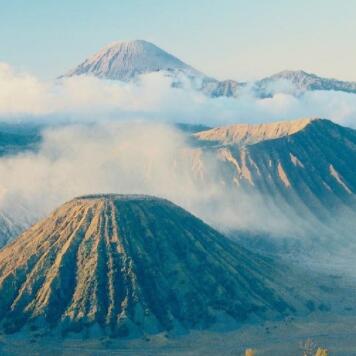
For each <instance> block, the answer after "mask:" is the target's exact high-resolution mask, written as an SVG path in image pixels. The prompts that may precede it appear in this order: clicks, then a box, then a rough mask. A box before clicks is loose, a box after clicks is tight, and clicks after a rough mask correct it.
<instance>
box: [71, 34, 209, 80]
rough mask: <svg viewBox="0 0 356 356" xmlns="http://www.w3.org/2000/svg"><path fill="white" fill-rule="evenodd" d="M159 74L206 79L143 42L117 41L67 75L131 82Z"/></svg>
mask: <svg viewBox="0 0 356 356" xmlns="http://www.w3.org/2000/svg"><path fill="white" fill-rule="evenodd" d="M158 71H167V72H181V73H184V74H186V75H187V76H189V77H190V76H194V77H202V76H204V75H203V74H202V73H200V72H199V71H197V70H196V69H194V68H193V67H191V66H189V65H188V64H186V63H184V62H182V61H181V60H180V59H178V58H177V57H175V56H173V55H171V54H169V53H168V52H166V51H163V50H162V49H160V48H159V47H157V46H155V45H154V44H153V43H150V42H147V41H143V40H136V41H128V42H114V43H112V44H110V45H108V46H106V47H104V48H103V49H101V50H100V51H99V52H97V53H96V54H94V55H93V56H91V57H90V58H88V59H86V60H85V61H84V62H83V63H81V64H79V65H78V66H77V67H76V68H75V69H73V70H72V71H70V72H68V73H67V76H73V75H82V74H92V75H95V76H97V77H99V78H105V79H113V80H122V81H129V80H132V79H134V78H136V77H137V76H138V75H141V74H145V73H152V72H158Z"/></svg>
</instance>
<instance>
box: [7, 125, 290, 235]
mask: <svg viewBox="0 0 356 356" xmlns="http://www.w3.org/2000/svg"><path fill="white" fill-rule="evenodd" d="M219 173H220V172H219V169H218V166H217V161H216V156H214V155H212V156H211V157H210V156H209V154H205V155H204V157H202V156H201V151H200V150H198V149H193V148H192V147H190V146H189V145H188V144H187V142H186V136H185V135H184V134H183V133H182V132H180V131H178V130H177V129H175V128H174V127H172V126H170V125H167V124H160V123H147V122H146V123H145V122H136V121H135V122H130V123H101V124H94V125H70V126H67V127H62V128H56V129H50V130H48V131H46V132H45V134H44V141H43V143H42V144H41V147H40V149H39V151H38V152H37V153H22V154H18V155H16V156H7V157H3V158H2V159H0V177H1V180H0V211H5V212H6V213H7V215H10V217H11V218H12V219H13V220H14V221H17V220H18V219H19V216H18V212H20V214H21V217H22V218H21V219H23V218H24V217H25V216H24V215H25V214H26V212H28V214H30V215H31V216H29V217H28V220H31V219H34V220H37V219H38V218H39V217H43V216H45V215H47V214H48V213H49V212H50V211H51V210H53V209H54V208H56V207H57V206H59V205H61V204H63V203H64V202H65V201H68V200H70V199H72V198H73V197H76V196H80V195H85V194H95V193H123V194H130V193H138V194H150V195H155V196H160V197H165V198H167V199H170V200H172V201H173V202H175V203H177V204H179V205H181V206H183V207H184V208H186V209H188V210H190V211H192V212H193V213H195V214H196V215H198V216H199V217H201V218H203V219H204V220H206V221H207V222H209V223H211V224H214V225H215V226H217V227H219V228H220V229H223V230H224V229H226V230H231V229H244V230H247V229H252V228H253V229H255V230H262V231H265V232H273V233H276V234H285V233H286V232H289V231H291V228H292V225H294V223H293V224H291V221H293V219H289V217H288V216H287V215H283V216H282V214H281V213H280V212H278V211H277V210H275V211H274V210H273V209H271V208H270V207H268V208H267V207H265V206H264V204H263V203H262V199H261V197H259V196H258V195H254V194H252V193H249V194H247V193H245V192H243V191H236V192H235V193H234V192H233V191H231V189H229V188H227V186H226V184H223V183H222V182H221V180H220V179H219ZM294 230H295V228H294Z"/></svg>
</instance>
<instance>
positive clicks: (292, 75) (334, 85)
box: [253, 70, 356, 97]
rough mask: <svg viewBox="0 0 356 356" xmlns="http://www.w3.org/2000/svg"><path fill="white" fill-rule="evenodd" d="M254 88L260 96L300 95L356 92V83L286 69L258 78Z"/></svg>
mask: <svg viewBox="0 0 356 356" xmlns="http://www.w3.org/2000/svg"><path fill="white" fill-rule="evenodd" d="M253 90H254V91H255V93H256V95H257V96H259V97H272V96H273V95H274V94H278V93H285V94H292V95H300V94H303V93H304V92H306V91H313V90H322V91H324V90H327V91H329V90H332V91H343V92H346V93H353V94H356V83H355V82H345V81H341V80H337V79H332V78H323V77H319V76H317V75H315V74H312V73H307V72H305V71H303V70H296V71H293V70H285V71H282V72H279V73H276V74H274V75H271V76H270V77H266V78H264V79H261V80H258V81H257V82H255V83H254V85H253Z"/></svg>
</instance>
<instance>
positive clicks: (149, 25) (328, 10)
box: [0, 0, 356, 80]
mask: <svg viewBox="0 0 356 356" xmlns="http://www.w3.org/2000/svg"><path fill="white" fill-rule="evenodd" d="M0 8H1V12H0V61H2V62H7V63H9V64H11V65H13V66H15V67H16V68H19V69H21V70H26V71H29V72H32V73H34V74H35V75H38V76H40V77H41V78H52V77H56V76H58V75H60V74H61V73H63V72H65V71H67V70H68V69H69V68H71V67H73V66H75V65H76V64H78V63H79V62H81V61H82V60H83V59H84V58H85V57H87V56H88V55H90V54H92V53H93V52H95V51H97V50H98V49H99V48H100V47H103V46H104V45H106V44H107V43H110V42H112V41H114V40H129V39H146V40H149V41H152V42H154V43H155V44H156V45H158V46H160V47H162V48H163V49H165V50H168V51H169V52H171V53H173V54H175V55H176V56H178V57H179V58H181V59H182V60H184V61H185V62H187V63H189V64H191V65H193V66H195V67H196V68H198V69H199V70H201V71H203V72H205V73H207V74H209V75H212V76H215V77H217V78H221V79H223V78H232V79H240V80H245V79H253V78H256V77H260V76H263V75H267V74H271V73H273V72H277V71H279V70H283V69H304V70H307V71H312V72H315V73H318V74H321V75H324V76H332V77H337V78H340V79H350V80H356V21H355V14H356V1H355V0H298V1H297V0H288V1H286V0H284V1H282V0H268V1H263V0H243V1H242V0H240V1H239V0H219V1H215V0H210V1H207V0H190V1H188V0H180V1H172V0H171V1H168V0H145V1H143V0H126V1H123V0H101V1H92V0H75V1H74V0H71V1H70V0H61V1H58V0H33V1H29V0H0Z"/></svg>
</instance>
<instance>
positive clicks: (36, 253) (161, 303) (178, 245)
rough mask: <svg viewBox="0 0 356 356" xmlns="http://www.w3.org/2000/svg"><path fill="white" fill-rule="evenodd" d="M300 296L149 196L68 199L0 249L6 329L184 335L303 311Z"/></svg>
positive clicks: (256, 259) (248, 256) (288, 281)
mask: <svg viewBox="0 0 356 356" xmlns="http://www.w3.org/2000/svg"><path fill="white" fill-rule="evenodd" d="M303 283H304V282H303ZM303 290H304V291H306V290H307V287H305V288H304V289H303ZM304 291H302V288H300V286H299V285H298V284H296V283H295V279H293V277H292V274H291V273H290V271H289V270H288V268H285V267H283V268H281V267H280V266H279V265H278V264H276V263H274V262H273V261H272V260H270V259H267V258H263V257H260V256H259V255H255V254H253V253H251V252H249V251H247V250H245V249H244V248H242V247H240V246H239V245H237V244H236V243H234V242H231V241H230V240H228V239H226V238H225V237H223V236H222V235H220V234H219V233H218V232H216V231H215V230H213V229H212V228H210V227H209V226H207V225H206V224H204V223H203V222H202V221H201V220H199V219H197V218H195V217H194V216H193V215H191V214H189V213H188V212H187V211H185V210H183V209H181V208H179V207H178V206H176V205H174V204H172V203H170V202H169V201H166V200H162V199H158V198H153V197H148V196H123V195H98V196H87V197H81V198H77V199H74V200H72V201H70V202H69V203H66V204H64V205H63V206H62V207H60V208H59V209H58V210H56V211H55V212H54V213H53V214H52V215H51V216H50V217H49V218H47V219H45V220H43V221H41V222H39V223H38V224H36V225H34V226H33V227H32V228H30V229H29V230H27V231H26V232H25V233H24V234H22V236H20V237H19V238H18V239H17V240H16V241H14V242H13V243H11V244H10V245H8V246H7V247H5V248H4V249H2V250H1V251H0V320H1V322H0V323H1V327H2V328H4V329H5V331H6V332H15V331H18V330H20V329H21V328H22V327H24V330H34V329H36V328H42V329H45V330H49V327H50V328H53V329H54V330H56V331H60V332H62V333H65V332H68V331H82V330H86V332H89V334H90V332H92V333H95V335H96V336H97V335H98V332H99V333H101V332H103V333H104V332H105V333H108V334H111V335H116V336H128V335H130V336H134V335H140V334H142V333H156V332H159V331H162V330H167V331H169V330H172V331H177V330H182V329H183V330H187V329H189V328H201V327H208V326H210V325H212V324H214V323H215V322H217V321H220V322H221V321H222V320H224V321H225V322H226V321H230V322H231V321H232V320H235V321H239V322H241V321H244V320H246V319H247V318H249V317H252V316H258V317H261V318H264V317H267V316H268V317H269V318H271V317H276V316H278V315H279V316H281V315H286V314H289V313H294V312H295V311H296V310H304V309H307V307H308V305H310V300H309V302H307V301H306V299H307V298H304V297H303V293H304ZM305 293H307V292H305ZM315 305H317V304H315Z"/></svg>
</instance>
